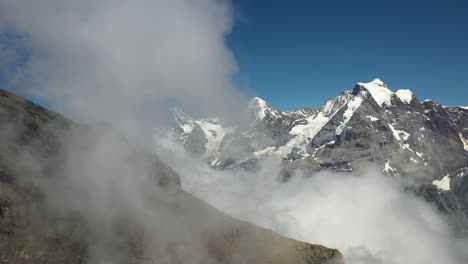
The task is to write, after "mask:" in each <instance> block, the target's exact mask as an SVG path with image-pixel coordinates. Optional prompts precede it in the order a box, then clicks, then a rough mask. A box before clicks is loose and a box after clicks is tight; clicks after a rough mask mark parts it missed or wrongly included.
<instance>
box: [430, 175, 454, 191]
mask: <svg viewBox="0 0 468 264" xmlns="http://www.w3.org/2000/svg"><path fill="white" fill-rule="evenodd" d="M432 184H434V185H435V186H437V189H440V190H442V191H450V177H449V175H448V174H447V175H445V176H444V177H443V178H442V179H441V180H440V181H439V180H433V181H432Z"/></svg>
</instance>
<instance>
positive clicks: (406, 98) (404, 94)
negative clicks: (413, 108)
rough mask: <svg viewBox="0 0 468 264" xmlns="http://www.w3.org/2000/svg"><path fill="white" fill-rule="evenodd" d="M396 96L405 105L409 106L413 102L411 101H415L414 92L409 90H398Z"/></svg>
mask: <svg viewBox="0 0 468 264" xmlns="http://www.w3.org/2000/svg"><path fill="white" fill-rule="evenodd" d="M395 94H396V95H397V96H398V98H400V100H401V101H402V102H403V103H405V104H409V103H410V102H411V100H412V99H413V97H414V94H413V92H411V91H410V90H408V89H402V90H398V91H397V92H396V93H395Z"/></svg>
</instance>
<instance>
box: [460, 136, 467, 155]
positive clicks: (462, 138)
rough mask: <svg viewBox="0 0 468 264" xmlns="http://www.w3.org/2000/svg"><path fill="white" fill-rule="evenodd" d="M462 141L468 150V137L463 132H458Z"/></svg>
mask: <svg viewBox="0 0 468 264" xmlns="http://www.w3.org/2000/svg"><path fill="white" fill-rule="evenodd" d="M458 136H459V137H460V140H461V142H462V143H463V148H464V149H465V150H466V151H468V139H465V138H464V137H463V135H462V134H461V133H458Z"/></svg>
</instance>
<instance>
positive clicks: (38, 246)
mask: <svg viewBox="0 0 468 264" xmlns="http://www.w3.org/2000/svg"><path fill="white" fill-rule="evenodd" d="M186 125H187V129H188V126H192V130H193V129H196V128H195V127H196V125H198V123H197V122H193V123H190V122H189V123H187V124H186ZM213 125H214V124H213ZM198 126H199V127H201V128H203V129H206V127H205V126H201V125H198ZM214 137H215V136H214ZM209 139H210V140H212V138H209ZM0 140H1V144H0V261H1V263H10V264H25V263H36V264H37V263H52V264H53V263H57V264H58V263H60V264H62V263H298V264H300V263H304V264H305V263H316V264H319V263H342V256H341V254H340V252H339V251H338V250H336V249H328V248H326V247H323V246H319V245H312V244H308V243H303V242H299V241H295V240H292V239H288V238H285V237H282V236H280V235H278V234H275V233H273V232H272V231H270V230H266V229H263V228H260V227H257V226H255V225H252V224H250V223H247V222H244V221H240V220H237V219H234V218H231V217H229V216H227V215H224V214H222V213H221V212H219V211H217V210H216V209H214V208H212V207H211V206H209V205H207V204H205V203H204V202H202V201H201V200H199V199H198V198H196V197H195V196H193V195H191V194H189V193H186V192H184V191H183V190H182V189H181V187H180V185H181V183H180V177H179V176H178V175H177V174H176V173H175V172H174V171H173V170H172V169H171V168H170V167H168V166H166V165H165V164H164V163H162V162H161V161H160V160H159V159H158V157H156V156H155V155H154V154H150V153H147V152H145V151H143V150H142V149H141V148H140V147H138V146H136V145H133V144H131V143H130V141H129V140H127V139H126V138H125V137H123V136H122V135H120V134H119V133H118V132H117V131H116V130H115V129H114V128H112V126H110V125H108V124H105V123H102V124H96V125H84V124H77V123H74V122H73V121H71V120H68V119H66V118H64V117H62V116H61V115H59V114H57V113H54V112H51V111H48V110H46V109H44V108H42V107H41V106H38V105H35V104H34V103H32V102H30V101H28V100H26V99H24V98H21V97H18V96H15V95H13V94H11V93H9V92H6V91H3V90H0ZM185 140H186V141H187V140H188V141H190V140H191V139H190V137H187V138H186V139H185ZM205 145H208V143H207V144H205ZM205 147H206V146H205ZM207 149H209V148H206V149H205V151H206V150H207ZM140 181H141V182H140Z"/></svg>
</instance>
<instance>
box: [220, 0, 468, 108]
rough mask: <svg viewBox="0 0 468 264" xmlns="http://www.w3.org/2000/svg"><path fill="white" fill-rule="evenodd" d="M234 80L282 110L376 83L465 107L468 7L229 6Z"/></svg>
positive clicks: (301, 2)
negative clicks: (236, 70)
mask: <svg viewBox="0 0 468 264" xmlns="http://www.w3.org/2000/svg"><path fill="white" fill-rule="evenodd" d="M234 7H235V13H236V15H235V17H236V21H235V26H234V30H233V32H232V34H230V35H229V36H228V44H229V47H230V48H231V49H232V50H233V52H234V55H235V57H236V59H237V61H238V63H239V69H240V73H239V75H238V76H237V78H236V81H237V82H238V83H239V85H240V86H241V87H242V88H243V89H247V90H249V91H250V93H252V94H253V95H256V96H259V97H262V98H264V99H266V100H267V101H268V102H269V103H270V104H271V105H272V106H275V107H277V108H279V109H281V110H292V109H297V108H302V107H313V108H318V107H320V106H321V105H322V104H323V103H324V101H325V100H326V99H328V98H331V97H333V96H335V95H337V94H339V93H341V92H342V91H343V90H346V89H351V88H353V86H354V84H355V83H356V82H368V81H371V80H372V79H374V78H376V77H379V78H381V79H382V80H383V81H385V82H386V83H387V84H388V85H389V87H390V88H391V89H392V90H394V91H396V90H397V89H411V90H412V91H413V92H415V94H416V95H417V96H418V98H419V99H420V100H421V101H422V100H424V99H427V98H430V99H432V100H434V101H436V102H437V103H440V104H443V105H468V1H452V0H444V1H442V0H440V1H432V0H431V1H419V0H406V1H400V0H387V1H384V0H373V1H370V0H361V1H357V0H348V1H345V0H343V1H338V0H308V1H307V0H289V1H277V0H234Z"/></svg>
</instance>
